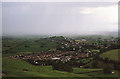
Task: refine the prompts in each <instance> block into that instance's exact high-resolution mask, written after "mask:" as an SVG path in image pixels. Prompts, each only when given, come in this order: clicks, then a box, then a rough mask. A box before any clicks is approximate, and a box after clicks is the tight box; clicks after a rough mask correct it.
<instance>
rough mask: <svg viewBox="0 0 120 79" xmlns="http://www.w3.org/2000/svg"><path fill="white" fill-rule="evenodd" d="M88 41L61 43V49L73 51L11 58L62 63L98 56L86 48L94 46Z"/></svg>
mask: <svg viewBox="0 0 120 79" xmlns="http://www.w3.org/2000/svg"><path fill="white" fill-rule="evenodd" d="M86 41H87V40H86V39H82V40H80V41H75V40H67V41H62V42H60V48H61V49H66V48H69V47H71V48H72V50H67V51H62V50H59V49H57V50H52V51H41V52H34V53H32V54H26V55H15V56H10V57H11V58H14V59H21V60H27V59H35V60H61V61H62V62H67V61H70V60H71V59H72V58H74V59H79V58H86V57H91V56H94V55H96V54H97V53H98V52H99V51H92V50H91V49H88V48H85V47H84V45H88V47H89V45H94V44H92V43H89V42H86ZM109 46H110V45H107V46H104V45H96V47H97V48H108V47H109Z"/></svg>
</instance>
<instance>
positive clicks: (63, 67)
mask: <svg viewBox="0 0 120 79" xmlns="http://www.w3.org/2000/svg"><path fill="white" fill-rule="evenodd" d="M52 67H53V70H60V71H66V72H72V71H73V69H72V67H71V66H70V65H69V64H67V63H63V62H61V61H58V62H54V63H53V64H52Z"/></svg>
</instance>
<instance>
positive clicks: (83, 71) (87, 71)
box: [74, 68, 103, 73]
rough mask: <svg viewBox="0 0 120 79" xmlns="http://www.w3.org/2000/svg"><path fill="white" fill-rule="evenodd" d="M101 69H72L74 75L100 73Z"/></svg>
mask: <svg viewBox="0 0 120 79" xmlns="http://www.w3.org/2000/svg"><path fill="white" fill-rule="evenodd" d="M102 70H103V69H87V68H86V69H81V68H74V73H89V72H95V71H97V72H99V71H102Z"/></svg>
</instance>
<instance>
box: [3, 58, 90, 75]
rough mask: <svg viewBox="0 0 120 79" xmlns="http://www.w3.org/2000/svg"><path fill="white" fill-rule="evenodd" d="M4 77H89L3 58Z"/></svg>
mask: <svg viewBox="0 0 120 79" xmlns="http://www.w3.org/2000/svg"><path fill="white" fill-rule="evenodd" d="M2 66H3V72H4V73H5V74H6V75H4V76H8V77H21V76H22V77H88V76H87V75H85V74H75V73H69V72H63V71H57V70H52V67H51V66H35V65H31V64H29V63H27V62H25V61H21V60H15V59H9V58H3V65H2Z"/></svg>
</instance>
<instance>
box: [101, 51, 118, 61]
mask: <svg viewBox="0 0 120 79" xmlns="http://www.w3.org/2000/svg"><path fill="white" fill-rule="evenodd" d="M119 51H120V49H115V50H110V51H107V52H105V53H103V54H101V55H100V57H101V58H109V59H110V60H114V61H120V58H119V56H120V54H119V53H120V52H119Z"/></svg>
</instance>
